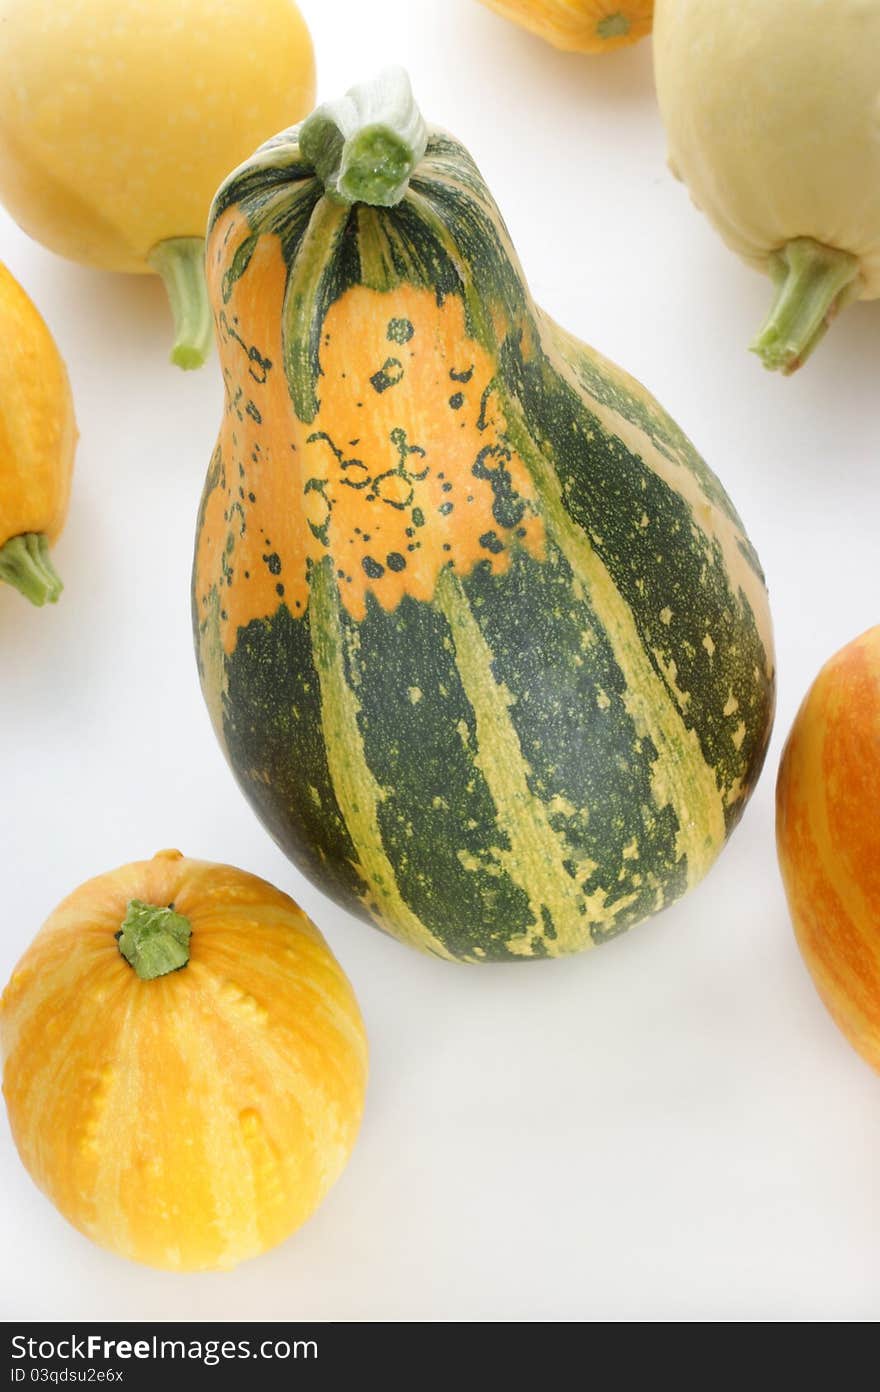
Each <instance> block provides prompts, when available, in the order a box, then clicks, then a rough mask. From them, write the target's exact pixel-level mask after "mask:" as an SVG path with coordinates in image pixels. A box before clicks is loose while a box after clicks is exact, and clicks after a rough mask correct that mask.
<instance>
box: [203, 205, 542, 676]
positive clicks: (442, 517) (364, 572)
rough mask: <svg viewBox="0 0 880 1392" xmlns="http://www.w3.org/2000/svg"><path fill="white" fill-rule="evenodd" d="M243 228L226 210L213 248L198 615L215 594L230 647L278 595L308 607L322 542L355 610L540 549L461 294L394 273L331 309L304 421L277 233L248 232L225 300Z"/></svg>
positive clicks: (529, 498) (533, 505)
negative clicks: (290, 363)
mask: <svg viewBox="0 0 880 1392" xmlns="http://www.w3.org/2000/svg"><path fill="white" fill-rule="evenodd" d="M248 231H249V229H248V228H247V227H246V225H245V224H244V223H243V222H242V220H241V218H240V216H239V215H238V214H237V213H236V212H235V210H230V212H229V213H228V214H226V215H225V217H224V218H222V219H221V220H220V222H219V223H218V226H217V228H216V229H215V231H214V233H213V235H212V238H211V243H210V247H209V267H208V270H209V283H210V288H211V292H212V296H213V301H214V304H215V305H217V306H220V308H219V310H218V314H217V327H218V336H219V340H220V350H221V364H222V367H223V373H224V379H225V382H226V413H225V417H224V421H223V426H222V429H221V433H220V440H219V444H218V451H219V454H218V456H217V462H216V464H215V475H216V476H215V480H214V487H213V490H212V491H211V492H210V493H209V495H208V497H207V498H206V503H205V510H204V517H203V525H202V529H201V535H200V539H199V546H198V554H197V567H196V575H197V581H196V593H197V602H198V604H199V606H200V609H201V615H202V617H204V616H205V612H206V610H207V607H208V605H209V604H210V599H211V594H212V591H213V590H214V588H215V587H216V588H217V591H218V594H219V607H220V626H221V634H222V639H223V644H224V647H225V648H226V650H227V651H231V650H232V648H233V647H234V646H235V642H236V636H237V632H238V629H239V628H240V627H242V626H244V625H246V624H247V623H249V622H251V621H252V620H253V619H259V618H266V617H269V616H271V615H272V614H273V613H275V612H276V610H277V609H278V608H279V607H280V605H281V604H282V603H283V604H286V605H287V606H288V608H289V609H290V611H291V612H292V613H293V614H295V615H302V614H303V613H304V612H305V610H306V608H307V607H308V597H309V589H308V585H309V580H308V573H309V566H310V564H311V563H318V562H320V561H321V560H322V559H323V558H324V557H325V556H330V557H331V558H332V562H333V568H334V571H335V573H336V576H337V581H338V585H339V592H340V596H341V599H342V603H343V604H344V606H345V608H346V609H347V610H348V611H349V613H350V614H351V615H352V616H353V617H354V618H356V619H361V618H363V617H364V615H365V614H366V609H367V597H368V595H372V596H373V597H374V599H375V600H376V601H377V602H378V603H379V604H380V605H381V606H382V608H383V609H385V610H388V611H390V610H393V609H394V608H396V607H397V605H398V604H399V603H400V601H401V600H402V599H403V597H404V596H405V595H408V596H410V597H411V598H414V599H420V600H430V599H431V598H432V597H433V594H434V590H435V587H436V584H437V578H438V576H439V574H440V572H441V570H442V569H443V568H444V567H445V566H447V565H451V566H452V567H453V568H454V569H455V570H456V572H458V573H459V574H462V575H464V574H467V573H468V572H469V571H471V570H472V569H473V568H474V567H475V566H476V565H478V564H480V563H484V564H486V565H488V566H489V567H490V568H491V570H492V571H493V572H494V573H496V574H497V573H501V572H503V571H505V570H506V569H507V568H508V567H509V565H510V556H511V552H512V550H514V549H516V548H517V547H520V546H522V547H525V548H527V549H528V550H529V551H530V553H531V554H532V555H534V556H536V557H538V558H543V555H544V529H543V523H542V520H541V517H540V515H539V512H538V507H537V500H536V495H535V490H534V487H533V485H532V482H531V479H530V476H529V474H528V472H527V470H526V468H525V465H524V464H523V462H522V460H521V459H520V458H519V456H518V455H517V454H516V453H515V452H514V451H513V450H512V449H511V447H510V445H509V444H508V442H507V441H506V439H505V420H504V416H503V412H502V409H501V407H500V405H499V402H498V401H497V399H496V394H495V392H494V389H493V379H494V377H495V374H496V368H495V363H494V362H493V360H492V358H491V357H490V356H489V354H488V353H487V352H486V351H485V349H483V348H482V347H481V345H480V344H478V343H477V342H475V341H474V340H473V339H472V338H470V337H469V336H468V334H467V330H466V325H465V317H464V307H463V305H462V302H461V300H460V299H458V298H457V297H455V296H449V297H447V298H446V299H445V301H444V303H443V304H442V305H438V303H437V299H436V296H435V295H434V293H433V292H431V291H429V290H423V289H418V288H415V287H413V286H410V285H403V286H400V287H399V288H397V289H395V290H393V291H389V292H384V293H383V292H379V291H375V290H370V289H367V288H366V287H365V286H355V287H354V288H352V289H350V290H348V291H346V292H345V294H343V295H342V296H341V298H340V299H339V300H337V301H336V302H335V303H334V304H333V305H332V306H331V308H330V310H329V312H328V314H327V316H326V319H325V321H324V324H323V327H322V333H321V343H320V350H319V362H320V375H319V377H318V380H317V383H316V387H315V390H316V395H317V398H318V402H319V407H318V411H317V413H316V415H315V418H314V420H313V421H311V422H303V421H301V420H299V419H298V417H297V415H296V413H295V410H294V407H293V403H292V401H291V397H290V392H289V389H288V384H287V380H286V377H285V373H284V366H283V347H282V338H281V325H282V304H283V299H284V291H285V286H286V278H287V268H286V266H285V264H284V261H283V258H282V255H281V244H280V242H279V241H278V239H277V238H276V237H275V236H263V237H261V238H260V240H259V241H258V243H257V244H256V248H255V250H254V254H253V256H252V258H251V261H250V264H249V266H248V269H247V271H246V272H245V273H244V274H243V275H242V276H241V277H240V278H239V280H238V281H237V282H236V283H235V285H234V287H232V289H231V293H230V294H229V296H228V300H227V302H226V303H225V304H223V298H222V289H223V274H224V271H225V269H226V267H227V266H228V265H229V262H230V259H231V257H232V255H233V254H234V252H235V249H236V247H237V246H238V245H240V244H241V242H242V241H243V239H244V238H245V237H246V236H247V235H248Z"/></svg>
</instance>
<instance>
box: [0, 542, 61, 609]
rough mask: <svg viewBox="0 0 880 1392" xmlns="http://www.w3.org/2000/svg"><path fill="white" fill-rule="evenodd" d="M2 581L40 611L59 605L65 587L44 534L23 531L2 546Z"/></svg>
mask: <svg viewBox="0 0 880 1392" xmlns="http://www.w3.org/2000/svg"><path fill="white" fill-rule="evenodd" d="M0 581H4V582H5V583H6V584H7V585H12V586H13V587H14V588H15V589H16V590H18V591H19V592H20V593H21V594H23V595H24V597H25V599H29V600H30V602H31V604H35V605H36V606H37V608H38V609H41V608H42V607H43V605H44V604H55V603H57V600H58V597H59V595H60V594H61V591H62V590H63V589H64V586H63V585H62V583H61V580H60V579H59V577H58V574H57V572H56V570H55V567H54V566H53V564H52V560H51V557H50V555H49V541H48V538H47V537H45V536H44V535H43V533H42V532H24V533H23V534H22V535H21V536H14V537H10V539H9V541H7V542H6V544H5V545H4V546H0Z"/></svg>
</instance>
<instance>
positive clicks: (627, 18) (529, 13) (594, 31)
mask: <svg viewBox="0 0 880 1392" xmlns="http://www.w3.org/2000/svg"><path fill="white" fill-rule="evenodd" d="M483 4H484V5H488V6H489V8H490V9H492V10H497V11H498V13H499V14H501V15H504V17H505V18H506V19H512V20H513V22H514V24H520V25H521V26H522V27H523V29H529V30H530V31H531V32H532V33H533V34H538V35H539V36H540V37H541V38H542V39H546V40H547V42H548V43H551V44H553V45H554V47H555V48H565V49H571V50H574V51H575V52H577V53H605V52H606V51H607V50H608V49H611V48H623V47H624V46H625V45H626V44H632V43H636V42H637V40H639V39H642V38H644V37H645V35H646V34H650V32H651V25H652V22H653V18H654V0H483Z"/></svg>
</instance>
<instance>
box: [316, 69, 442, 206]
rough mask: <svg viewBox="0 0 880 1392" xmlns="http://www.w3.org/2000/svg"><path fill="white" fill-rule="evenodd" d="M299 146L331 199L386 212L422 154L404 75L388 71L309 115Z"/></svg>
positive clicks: (424, 136) (424, 137)
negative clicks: (367, 204)
mask: <svg viewBox="0 0 880 1392" xmlns="http://www.w3.org/2000/svg"><path fill="white" fill-rule="evenodd" d="M299 144H300V150H301V151H302V154H303V156H304V158H305V159H306V160H307V161H308V162H309V163H310V164H312V165H314V167H315V172H316V174H317V175H318V177H319V179H321V180H322V182H323V184H324V187H325V189H326V191H327V193H328V195H329V196H330V197H331V198H336V199H338V200H339V201H340V202H342V203H370V204H372V205H373V207H377V208H392V207H394V205H395V204H396V203H399V202H400V200H401V199H402V198H403V196H404V194H405V193H406V190H407V186H408V184H409V181H410V178H411V176H412V173H413V170H414V169H415V167H416V165H417V164H418V163H419V161H420V160H421V159H422V157H423V155H424V153H425V150H426V148H427V144H428V131H427V127H426V126H425V123H424V121H423V120H422V115H421V112H420V111H419V108H418V107H417V106H416V103H415V100H414V98H413V94H412V88H411V87H410V83H409V78H408V76H407V74H406V73H405V72H404V71H403V69H402V68H390V69H389V70H388V71H387V72H385V73H382V74H381V76H380V77H378V78H376V79H374V80H373V81H372V82H362V83H360V84H359V85H358V86H356V87H352V88H351V89H350V91H348V92H347V93H346V95H345V96H344V97H341V98H340V99H339V100H338V101H334V102H327V103H326V104H325V105H324V106H319V107H318V108H317V110H316V111H313V112H312V114H311V116H309V117H308V119H307V120H306V121H304V122H303V125H302V127H301V129H300V133H299Z"/></svg>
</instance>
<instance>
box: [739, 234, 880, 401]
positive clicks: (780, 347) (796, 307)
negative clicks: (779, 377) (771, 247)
mask: <svg viewBox="0 0 880 1392" xmlns="http://www.w3.org/2000/svg"><path fill="white" fill-rule="evenodd" d="M770 274H771V276H772V277H773V280H774V283H775V285H776V299H775V300H774V303H773V308H772V309H771V311H770V315H769V318H768V319H767V320H766V322H765V324H764V326H763V328H762V329H761V332H760V333H759V334H758V337H757V338H756V339H755V341H754V343H753V344H752V352H753V353H757V354H758V356H759V358H760V359H761V361H762V363H763V364H764V366H765V367H766V368H769V370H770V371H771V372H775V371H780V372H783V373H785V374H786V375H789V374H790V373H792V372H795V371H797V369H798V368H799V367H801V366H802V364H803V363H805V362H806V360H807V358H808V357H809V356H810V354H811V353H812V352H813V350H814V349H815V348H816V346H817V344H818V343H819V342H820V340H821V339H822V337H823V335H824V334H825V333H826V331H827V329H828V326H829V324H830V323H831V321H832V319H833V318H834V317H835V315H836V314H839V313H840V311H841V309H843V308H844V307H845V306H846V305H847V304H849V302H850V301H851V300H853V299H854V298H855V297H856V295H857V294H858V290H859V262H858V258H857V257H855V256H852V255H851V254H850V253H849V252H848V251H836V250H835V249H834V248H833V247H827V246H823V245H822V244H821V243H820V242H814V241H813V240H812V238H811V237H796V238H795V239H794V240H793V241H791V242H788V243H787V244H786V246H784V247H783V248H782V250H781V251H777V252H775V253H774V254H773V256H772V257H771V259H770Z"/></svg>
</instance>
